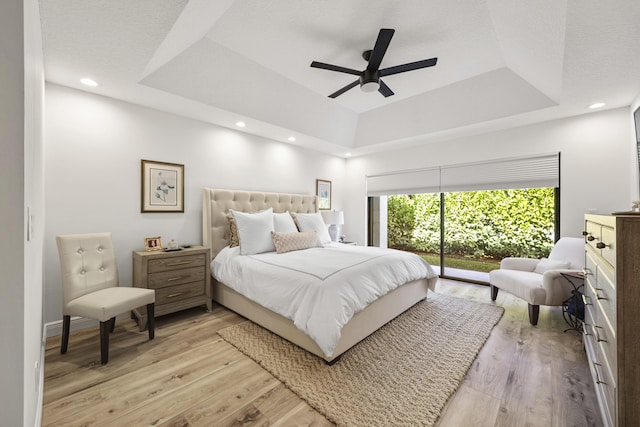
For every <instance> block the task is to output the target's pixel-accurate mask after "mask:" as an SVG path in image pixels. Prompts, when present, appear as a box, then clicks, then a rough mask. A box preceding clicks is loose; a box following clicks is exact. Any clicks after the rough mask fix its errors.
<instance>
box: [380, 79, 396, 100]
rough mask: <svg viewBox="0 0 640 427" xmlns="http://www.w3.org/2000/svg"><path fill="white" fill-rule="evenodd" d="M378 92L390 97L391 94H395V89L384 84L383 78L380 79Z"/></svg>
mask: <svg viewBox="0 0 640 427" xmlns="http://www.w3.org/2000/svg"><path fill="white" fill-rule="evenodd" d="M378 92H380V93H381V94H382V95H384V97H385V98H388V97H390V96H391V95H393V91H392V90H391V89H389V86H387V85H386V84H384V82H383V81H382V80H380V88H379V89H378Z"/></svg>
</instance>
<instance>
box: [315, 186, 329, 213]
mask: <svg viewBox="0 0 640 427" xmlns="http://www.w3.org/2000/svg"><path fill="white" fill-rule="evenodd" d="M316 195H317V196H318V209H320V210H330V209H331V181H328V180H326V179H316Z"/></svg>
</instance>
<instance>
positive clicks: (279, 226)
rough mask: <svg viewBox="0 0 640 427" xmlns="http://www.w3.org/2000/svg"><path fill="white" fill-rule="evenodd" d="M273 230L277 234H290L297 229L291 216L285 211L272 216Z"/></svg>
mask: <svg viewBox="0 0 640 427" xmlns="http://www.w3.org/2000/svg"><path fill="white" fill-rule="evenodd" d="M273 230H274V231H275V232H277V233H292V232H297V231H298V227H296V224H295V223H294V222H293V218H291V214H289V211H287V212H285V213H274V214H273Z"/></svg>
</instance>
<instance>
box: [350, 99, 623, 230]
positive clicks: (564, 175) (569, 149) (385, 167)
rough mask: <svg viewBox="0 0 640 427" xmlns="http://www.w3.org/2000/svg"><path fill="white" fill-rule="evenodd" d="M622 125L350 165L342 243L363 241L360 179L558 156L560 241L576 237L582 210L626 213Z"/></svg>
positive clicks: (591, 120)
mask: <svg viewBox="0 0 640 427" xmlns="http://www.w3.org/2000/svg"><path fill="white" fill-rule="evenodd" d="M629 120H630V118H629V108H619V109H615V110H609V111H602V112H598V113H591V114H585V115H581V116H577V117H572V118H568V119H562V120H555V121H551V122H546V123H541V124H536V125H530V126H523V127H519V128H514V129H509V130H504V131H500V132H493V133H487V134H482V135H475V136H470V137H464V138H459V139H453V140H449V141H444V142H439V143H425V144H423V145H420V146H416V147H414V148H412V149H405V150H398V151H394V152H389V153H384V154H372V155H368V156H363V157H356V158H352V159H349V160H348V161H347V183H348V184H349V186H348V188H349V192H348V197H347V198H346V199H345V200H346V202H347V203H346V205H345V210H346V211H348V215H347V214H346V213H345V222H346V223H347V224H346V226H347V227H348V228H349V230H352V235H351V236H349V239H350V240H357V241H362V242H364V240H365V235H366V227H365V218H366V201H365V197H364V194H365V176H366V175H371V174H378V173H382V172H389V171H400V170H408V169H417V168H423V167H429V166H438V165H449V164H456V163H466V162H473V161H481V160H488V159H496V158H508V157H517V156H524V155H529V154H539V153H551V152H560V153H561V202H560V231H561V234H562V235H563V236H580V233H581V231H582V228H583V225H582V216H583V214H584V213H585V212H586V210H587V209H591V208H593V209H597V211H598V213H604V214H607V213H611V212H613V211H616V210H629V209H630V208H631V201H632V200H633V199H630V195H631V194H633V191H632V186H633V185H634V180H635V173H634V171H633V170H632V167H631V164H630V162H629V155H630V151H629V147H630V140H631V138H632V135H631V126H630V122H629ZM634 188H635V187H634Z"/></svg>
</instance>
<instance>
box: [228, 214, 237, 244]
mask: <svg viewBox="0 0 640 427" xmlns="http://www.w3.org/2000/svg"><path fill="white" fill-rule="evenodd" d="M226 216H227V221H229V247H231V248H233V247H234V246H240V240H238V226H237V225H236V220H235V218H233V215H232V214H231V212H227V215H226Z"/></svg>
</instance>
